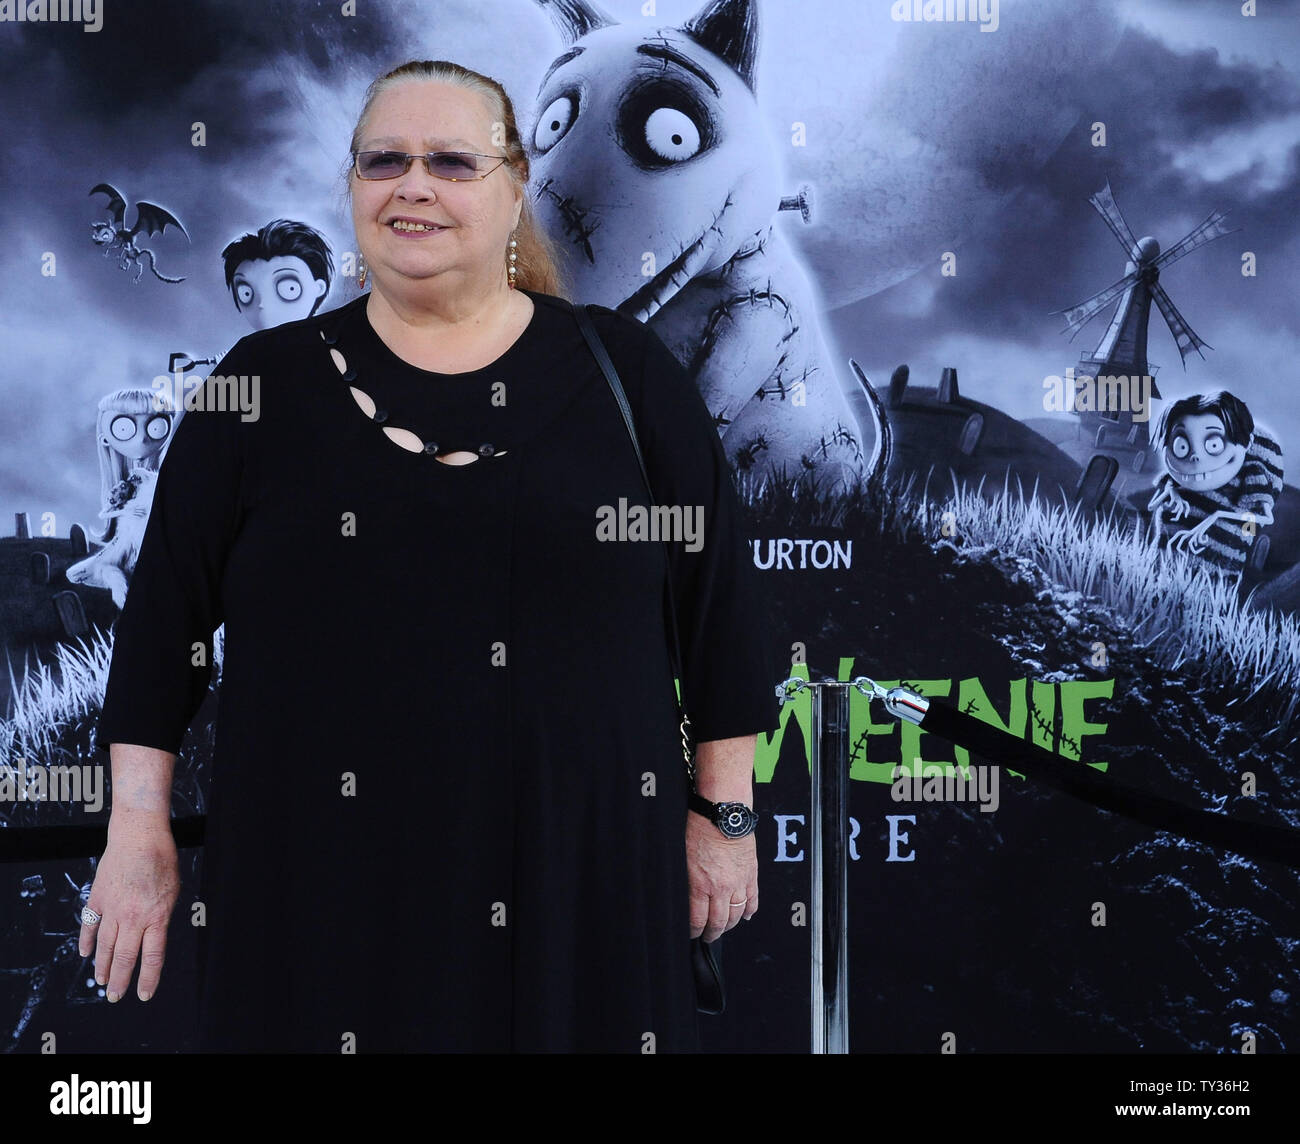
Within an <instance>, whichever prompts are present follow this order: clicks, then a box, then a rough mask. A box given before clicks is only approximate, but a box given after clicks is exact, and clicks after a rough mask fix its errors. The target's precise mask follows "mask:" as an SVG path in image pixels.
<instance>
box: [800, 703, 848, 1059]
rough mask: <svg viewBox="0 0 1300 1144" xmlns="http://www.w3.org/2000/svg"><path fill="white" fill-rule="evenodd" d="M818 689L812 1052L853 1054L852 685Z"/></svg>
mask: <svg viewBox="0 0 1300 1144" xmlns="http://www.w3.org/2000/svg"><path fill="white" fill-rule="evenodd" d="M806 686H807V687H809V688H810V689H811V690H812V759H811V760H810V762H811V768H812V774H811V776H810V777H811V782H810V798H811V805H810V808H809V817H810V819H811V836H810V837H811V842H810V845H809V850H810V859H811V867H812V870H811V874H812V879H811V880H812V885H811V890H812V895H811V896H812V901H811V912H812V958H811V960H812V1051H813V1052H814V1053H817V1054H821V1053H847V1052H848V1051H849V944H848V938H849V887H848V840H849V692H848V688H849V686H850V685H849V684H848V683H846V682H838V681H835V680H827V681H825V682H822V683H810V684H807V685H806Z"/></svg>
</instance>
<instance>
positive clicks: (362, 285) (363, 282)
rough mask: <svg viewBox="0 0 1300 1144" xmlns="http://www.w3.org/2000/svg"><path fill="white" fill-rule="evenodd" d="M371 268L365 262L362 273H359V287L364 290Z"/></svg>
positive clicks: (362, 265)
mask: <svg viewBox="0 0 1300 1144" xmlns="http://www.w3.org/2000/svg"><path fill="white" fill-rule="evenodd" d="M369 270H370V267H369V266H367V265H366V264H365V263H364V262H363V263H362V264H361V273H360V274H358V275H357V289H358V290H364V289H365V285H366V273H367V272H368V271H369Z"/></svg>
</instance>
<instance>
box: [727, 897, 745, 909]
mask: <svg viewBox="0 0 1300 1144" xmlns="http://www.w3.org/2000/svg"><path fill="white" fill-rule="evenodd" d="M748 901H749V899H748V898H741V899H740V901H738V902H732V903H731V905H732V906H733V907H735V906H743V905H744V904H745V903H746V902H748Z"/></svg>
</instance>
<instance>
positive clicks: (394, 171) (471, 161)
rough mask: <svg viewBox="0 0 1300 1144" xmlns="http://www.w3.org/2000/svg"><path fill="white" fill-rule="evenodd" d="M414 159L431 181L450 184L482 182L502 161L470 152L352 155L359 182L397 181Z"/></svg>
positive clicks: (381, 152)
mask: <svg viewBox="0 0 1300 1144" xmlns="http://www.w3.org/2000/svg"><path fill="white" fill-rule="evenodd" d="M416 159H423V160H424V169H425V170H426V171H428V172H429V174H430V175H432V176H433V177H434V178H435V179H447V180H449V181H451V182H453V183H460V182H468V181H472V180H474V179H486V178H487V177H488V175H490V174H491V173H492V172H493V171H495V170H496V169H497V168H498V167H499V166H501V164H502V163H504V162H505V161H506V157H505V156H504V155H476V154H474V153H473V152H472V151H434V152H431V153H430V154H427V155H408V154H407V153H406V152H405V151H353V152H352V161H353V163H354V164H355V166H356V172H357V178H359V179H396V178H399V177H401V176H402V175H405V174H406V172H407V171H409V170H410V169H411V163H412V162H413V161H414V160H416Z"/></svg>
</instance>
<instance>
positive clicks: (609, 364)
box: [571, 304, 686, 715]
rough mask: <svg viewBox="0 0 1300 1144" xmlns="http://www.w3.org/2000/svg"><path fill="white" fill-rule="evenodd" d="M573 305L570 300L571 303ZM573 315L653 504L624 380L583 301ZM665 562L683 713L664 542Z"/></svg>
mask: <svg viewBox="0 0 1300 1144" xmlns="http://www.w3.org/2000/svg"><path fill="white" fill-rule="evenodd" d="M571 305H572V304H571ZM573 316H574V317H575V318H577V320H578V328H579V329H580V330H581V331H582V336H583V337H584V338H585V339H586V340H587V345H589V346H590V347H591V352H592V353H593V354H595V356H596V362H597V363H598V364H599V366H600V369H601V372H602V373H603V374H604V375H605V380H606V381H607V382H609V388H610V390H611V392H612V393H613V394H614V400H615V401H617V402H618V408H619V412H620V413H622V414H623V424H624V425H626V426H627V435H628V437H630V438H631V439H632V450H633V452H635V453H636V463H637V464H638V465H639V466H640V467H641V478H642V480H644V481H645V487H646V492H647V493H648V494H649V496H650V503H651V504H652V505H653V504H655V494H654V488H653V487H652V486H651V484H650V474H649V473H648V472H647V471H646V467H645V458H644V457H643V456H642V455H641V443H640V442H639V441H638V440H637V436H636V425H635V423H634V422H633V420H632V407H631V406H630V405H629V404H628V400H627V394H626V393H624V392H623V383H622V382H621V381H619V379H618V370H617V369H615V368H614V363H613V361H612V360H610V356H609V351H608V350H606V349H605V343H604V342H602V341H601V340H600V335H599V334H598V333H597V332H596V327H595V325H594V323H593V322H592V320H591V314H590V312H589V311H588V310H587V307H586V306H585V305H574V306H573ZM664 565H665V568H666V569H667V576H668V579H667V588H666V590H665V594H666V595H667V597H668V616H669V625H670V626H669V630H670V632H671V636H672V651H673V672H674V673H675V674H676V676H677V679H678V681H679V683H680V686H681V707H682V714H683V715H685V713H686V679H685V676H684V675H683V674H682V648H681V642H680V640H679V639H678V635H677V608H676V606H675V604H674V602H673V586H672V570H671V567H670V566H669V565H668V545H667V542H665V544H664Z"/></svg>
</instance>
